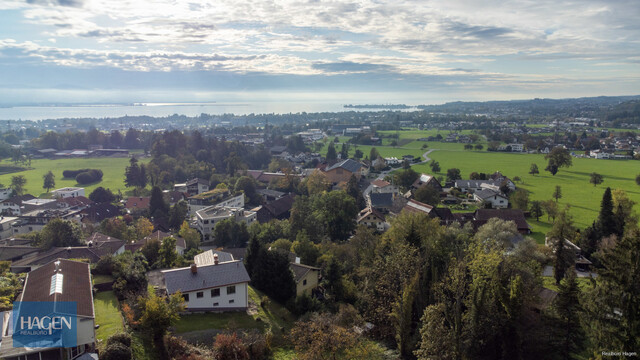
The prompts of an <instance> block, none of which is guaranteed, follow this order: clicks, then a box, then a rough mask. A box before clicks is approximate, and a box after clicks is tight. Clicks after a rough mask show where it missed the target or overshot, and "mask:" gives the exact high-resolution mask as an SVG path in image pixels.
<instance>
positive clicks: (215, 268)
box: [162, 257, 251, 311]
mask: <svg viewBox="0 0 640 360" xmlns="http://www.w3.org/2000/svg"><path fill="white" fill-rule="evenodd" d="M162 274H163V276H164V285H165V287H166V292H167V294H174V293H176V292H178V291H180V292H181V293H182V296H183V297H184V300H185V305H186V310H187V311H234V310H235V311H244V310H246V309H247V307H248V304H249V291H248V290H249V281H251V278H249V274H248V273H247V270H246V269H245V267H244V264H243V263H242V261H229V262H219V261H218V259H217V257H216V258H215V260H214V264H212V265H205V266H198V265H197V264H192V265H191V266H189V267H185V268H180V269H171V270H164V271H162Z"/></svg>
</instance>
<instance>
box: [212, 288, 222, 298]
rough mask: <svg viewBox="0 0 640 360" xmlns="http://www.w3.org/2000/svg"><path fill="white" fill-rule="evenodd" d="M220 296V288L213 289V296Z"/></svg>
mask: <svg viewBox="0 0 640 360" xmlns="http://www.w3.org/2000/svg"><path fill="white" fill-rule="evenodd" d="M216 296H220V289H211V297H216Z"/></svg>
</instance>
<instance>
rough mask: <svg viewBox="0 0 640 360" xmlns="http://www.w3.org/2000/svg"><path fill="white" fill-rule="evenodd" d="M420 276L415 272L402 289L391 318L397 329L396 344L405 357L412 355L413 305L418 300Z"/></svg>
mask: <svg viewBox="0 0 640 360" xmlns="http://www.w3.org/2000/svg"><path fill="white" fill-rule="evenodd" d="M419 280H420V276H419V274H418V273H416V274H414V276H413V277H412V278H411V280H410V281H409V282H408V283H407V284H405V286H404V289H402V295H401V296H399V297H398V300H396V302H395V303H394V304H393V307H392V311H391V319H392V321H393V322H394V326H395V328H396V329H395V330H396V344H397V345H398V350H399V351H400V354H401V355H402V356H403V357H407V356H411V353H412V351H411V350H412V341H413V339H412V337H413V329H412V326H413V317H412V315H413V306H414V302H415V300H416V296H417V292H418V286H419Z"/></svg>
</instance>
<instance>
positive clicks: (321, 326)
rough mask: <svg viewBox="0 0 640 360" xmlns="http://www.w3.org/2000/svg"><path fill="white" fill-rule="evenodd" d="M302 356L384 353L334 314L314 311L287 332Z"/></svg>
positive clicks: (361, 359) (310, 359)
mask: <svg viewBox="0 0 640 360" xmlns="http://www.w3.org/2000/svg"><path fill="white" fill-rule="evenodd" d="M288 339H289V341H290V342H291V343H292V344H293V346H294V348H295V352H296V358H297V359H300V360H323V359H352V360H365V359H379V358H381V354H380V353H379V352H375V351H372V350H370V349H369V348H368V347H367V344H366V342H365V341H363V340H362V339H361V338H360V336H359V335H358V334H357V333H356V332H354V331H352V330H351V329H348V328H346V327H343V326H341V325H340V324H339V322H338V321H337V317H336V316H335V315H331V314H326V313H325V314H317V313H316V314H313V315H312V316H311V317H310V318H309V320H307V321H298V322H297V323H296V324H295V326H294V327H293V329H291V334H290V335H289V336H288Z"/></svg>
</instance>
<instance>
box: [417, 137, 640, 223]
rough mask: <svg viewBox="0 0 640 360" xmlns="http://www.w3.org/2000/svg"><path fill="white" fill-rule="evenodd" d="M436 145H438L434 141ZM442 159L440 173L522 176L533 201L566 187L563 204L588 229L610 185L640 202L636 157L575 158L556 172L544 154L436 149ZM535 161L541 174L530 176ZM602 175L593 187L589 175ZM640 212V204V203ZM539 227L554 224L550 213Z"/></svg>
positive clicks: (424, 168)
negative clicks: (548, 169)
mask: <svg viewBox="0 0 640 360" xmlns="http://www.w3.org/2000/svg"><path fill="white" fill-rule="evenodd" d="M433 148H437V147H436V145H435V144H434V146H433ZM429 156H430V157H431V158H432V159H434V160H436V161H438V162H439V163H440V167H441V169H442V170H441V173H439V175H443V176H444V175H446V171H447V169H449V168H459V169H460V171H461V173H462V178H463V179H468V178H469V174H470V173H471V172H473V171H477V172H485V173H493V172H494V171H501V172H502V173H503V174H505V175H507V176H509V177H511V178H513V177H514V176H519V177H520V178H521V179H522V180H523V182H522V183H518V184H516V185H517V186H518V187H520V188H523V189H525V190H527V191H528V192H529V198H530V200H549V199H551V195H552V193H553V191H554V189H555V186H556V185H560V187H561V188H562V198H561V199H560V201H559V205H561V206H564V205H569V204H570V205H571V208H570V213H571V214H572V215H573V219H574V222H575V224H576V225H577V226H579V227H581V228H584V227H586V226H588V225H590V224H591V223H592V222H593V220H594V219H595V218H596V217H597V215H598V211H599V210H600V201H601V200H602V194H603V193H604V190H605V188H606V187H611V188H612V189H623V190H625V191H626V192H627V194H628V195H629V197H630V198H631V199H632V200H633V201H635V202H636V203H640V188H638V185H636V183H635V177H636V175H637V174H639V173H640V162H639V161H634V160H596V159H575V158H574V159H573V166H572V167H570V168H568V169H567V168H562V169H560V171H559V172H558V173H557V174H556V175H555V176H552V175H551V174H550V173H548V172H546V171H544V170H543V169H544V168H545V167H546V161H545V160H544V156H543V155H537V154H515V153H494V152H483V151H451V150H442V151H434V152H432V153H431V154H430V155H429ZM532 163H535V164H537V165H538V168H539V169H540V172H541V173H540V174H539V175H536V176H532V175H529V174H528V172H529V168H530V166H531V164H532ZM414 169H415V170H416V171H418V172H420V171H422V172H425V173H431V169H430V168H429V167H428V165H426V164H424V165H416V166H415V167H414ZM592 172H597V173H599V174H602V175H603V177H604V182H603V183H602V184H601V185H598V186H595V187H594V186H593V185H591V184H590V183H589V174H591V173H592ZM636 210H637V211H640V205H636ZM532 225H534V228H535V227H540V228H544V229H548V228H549V227H550V226H551V225H550V222H549V221H548V219H547V218H546V216H543V217H541V218H540V222H535V221H533V222H532Z"/></svg>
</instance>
